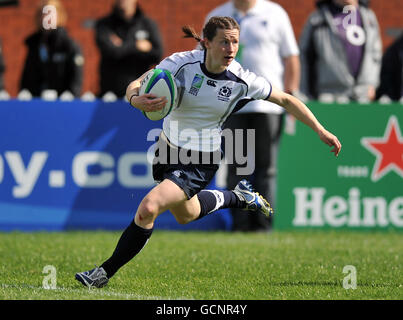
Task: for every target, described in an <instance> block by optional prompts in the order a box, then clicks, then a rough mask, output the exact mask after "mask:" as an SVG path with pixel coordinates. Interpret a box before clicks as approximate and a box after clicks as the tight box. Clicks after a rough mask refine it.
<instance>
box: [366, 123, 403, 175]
mask: <svg viewBox="0 0 403 320" xmlns="http://www.w3.org/2000/svg"><path fill="white" fill-rule="evenodd" d="M361 144H362V145H363V146H364V147H365V148H367V149H368V150H369V151H370V152H372V153H373V154H374V155H375V156H376V161H375V165H374V168H373V169H372V174H371V180H372V181H377V180H379V179H380V178H382V177H383V176H384V175H386V174H387V173H388V172H389V171H395V172H396V173H397V174H398V175H399V176H401V177H402V178H403V137H402V134H401V132H400V127H399V122H398V121H397V118H396V116H391V117H390V118H389V121H388V124H387V126H386V130H385V133H384V135H383V137H381V138H373V137H365V138H362V139H361Z"/></svg>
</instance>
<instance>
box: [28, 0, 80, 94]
mask: <svg viewBox="0 0 403 320" xmlns="http://www.w3.org/2000/svg"><path fill="white" fill-rule="evenodd" d="M46 5H52V6H54V7H55V8H56V12H57V20H56V21H57V26H56V28H54V27H53V26H52V25H51V24H50V25H49V27H46V28H45V27H44V23H43V21H44V19H52V17H51V16H48V15H46V14H43V13H42V10H43V8H44V7H45V6H46ZM36 23H37V27H38V29H37V31H36V32H35V33H33V34H32V35H30V36H29V37H28V38H27V39H26V40H25V44H26V46H27V47H28V54H27V58H26V60H25V66H24V70H23V73H22V77H21V82H20V90H23V89H26V90H28V91H30V92H31V94H32V95H33V96H34V97H39V96H41V93H42V91H43V90H46V89H53V90H56V91H57V93H58V95H61V94H62V93H63V92H65V91H70V92H71V93H72V94H73V95H74V96H76V97H77V96H79V95H80V94H81V87H82V80H83V64H84V58H83V56H82V54H81V50H80V47H79V46H78V45H77V44H76V43H75V42H74V41H73V40H72V39H71V38H70V37H69V35H68V34H67V31H66V29H65V28H64V26H65V25H66V11H65V10H64V7H63V5H62V3H61V1H59V0H47V1H41V4H40V6H39V7H38V9H37V13H36Z"/></svg>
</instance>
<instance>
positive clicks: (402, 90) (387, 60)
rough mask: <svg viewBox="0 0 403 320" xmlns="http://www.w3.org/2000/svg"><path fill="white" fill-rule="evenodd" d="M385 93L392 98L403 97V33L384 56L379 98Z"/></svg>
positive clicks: (378, 92)
mask: <svg viewBox="0 0 403 320" xmlns="http://www.w3.org/2000/svg"><path fill="white" fill-rule="evenodd" d="M384 95H386V96H388V97H389V98H390V99H392V100H399V99H400V98H401V97H403V33H402V34H401V35H400V37H399V38H397V39H396V40H395V41H394V42H393V43H392V45H390V46H389V48H387V49H386V51H385V53H384V55H383V58H382V68H381V84H380V86H379V88H378V91H377V98H380V97H382V96H384Z"/></svg>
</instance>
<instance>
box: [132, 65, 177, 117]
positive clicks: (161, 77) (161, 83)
mask: <svg viewBox="0 0 403 320" xmlns="http://www.w3.org/2000/svg"><path fill="white" fill-rule="evenodd" d="M145 93H152V94H155V95H156V96H157V97H166V98H167V100H168V102H167V103H166V104H165V106H164V107H163V108H162V109H161V110H158V111H150V112H145V111H143V114H144V115H145V116H146V117H147V118H148V119H150V120H153V121H157V120H161V119H163V118H165V117H166V116H167V115H168V114H169V113H170V112H171V111H172V109H173V108H174V107H175V103H176V98H177V94H178V89H177V87H176V83H175V78H174V77H173V76H172V74H171V73H170V72H169V71H168V70H164V69H153V70H150V72H148V74H147V75H146V76H145V78H144V79H143V81H142V82H141V86H140V91H139V94H140V95H143V94H145Z"/></svg>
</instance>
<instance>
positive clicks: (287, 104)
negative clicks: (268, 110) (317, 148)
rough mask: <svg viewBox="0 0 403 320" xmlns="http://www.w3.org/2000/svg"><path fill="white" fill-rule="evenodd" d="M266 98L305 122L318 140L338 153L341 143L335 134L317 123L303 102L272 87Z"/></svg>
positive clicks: (336, 154) (335, 153)
mask: <svg viewBox="0 0 403 320" xmlns="http://www.w3.org/2000/svg"><path fill="white" fill-rule="evenodd" d="M268 100H269V101H270V102H273V103H276V104H278V105H280V106H282V107H283V108H284V109H286V110H287V112H289V113H290V114H292V115H293V116H294V117H295V118H297V119H298V120H300V121H301V122H303V123H305V124H306V125H307V126H308V127H310V128H311V129H312V130H314V131H315V132H316V133H317V134H318V135H319V138H320V140H322V141H323V142H324V143H326V144H327V145H328V146H331V147H333V149H332V150H331V152H333V153H334V155H335V156H338V155H339V153H340V150H341V143H340V141H339V139H337V137H336V136H335V135H333V134H332V133H330V132H329V131H327V130H326V129H325V128H324V127H323V126H322V125H321V124H320V123H319V121H318V120H317V119H316V117H315V116H314V114H313V113H312V112H311V110H309V108H308V107H307V106H306V105H305V104H304V103H302V102H301V101H300V100H298V99H297V98H295V97H294V96H292V95H290V94H287V93H285V92H283V91H280V90H278V89H276V88H273V89H272V93H271V95H270V97H269V99H268Z"/></svg>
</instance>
